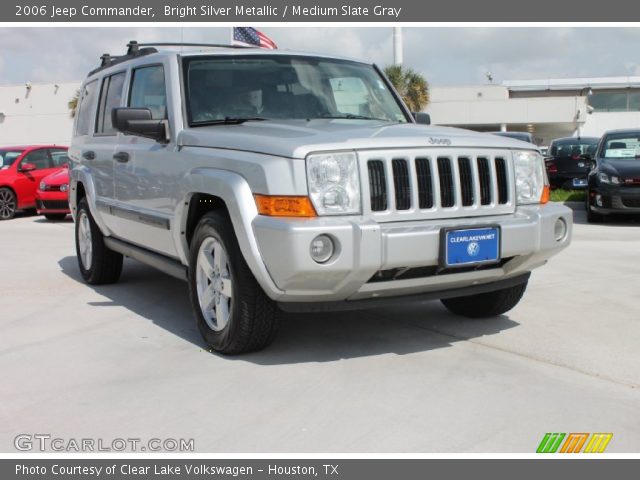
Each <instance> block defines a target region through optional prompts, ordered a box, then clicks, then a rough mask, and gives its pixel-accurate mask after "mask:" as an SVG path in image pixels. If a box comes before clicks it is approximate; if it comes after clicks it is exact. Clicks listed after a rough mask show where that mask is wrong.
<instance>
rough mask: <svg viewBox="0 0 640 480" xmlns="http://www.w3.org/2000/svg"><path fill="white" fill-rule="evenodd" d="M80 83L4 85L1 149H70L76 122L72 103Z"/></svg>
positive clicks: (0, 88)
mask: <svg viewBox="0 0 640 480" xmlns="http://www.w3.org/2000/svg"><path fill="white" fill-rule="evenodd" d="M78 88H80V82H77V83H76V82H74V83H60V84H54V83H49V84H37V83H34V84H32V85H31V88H30V89H27V88H26V86H25V84H18V85H0V146H2V145H24V144H44V143H47V144H56V145H68V144H69V142H70V141H71V132H72V127H73V119H72V118H71V117H70V115H69V108H68V105H67V104H68V102H69V100H70V99H71V98H72V97H73V96H74V94H75V92H76V90H77V89H78Z"/></svg>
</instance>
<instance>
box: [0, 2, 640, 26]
mask: <svg viewBox="0 0 640 480" xmlns="http://www.w3.org/2000/svg"><path fill="white" fill-rule="evenodd" d="M638 20H640V4H638V3H634V2H629V1H628V0H608V1H607V2H597V3H596V2H594V1H593V0H584V1H581V2H575V1H568V0H560V1H558V0H536V1H535V2H531V1H517V0H483V1H469V0H465V1H461V0H453V1H446V2H440V1H439V2H436V1H433V0H431V1H425V0H422V1H419V0H338V1H335V0H329V1H325V0H315V1H313V0H271V1H269V0H173V1H171V0H167V1H162V0H161V1H158V0H133V1H131V0H100V1H87V0H40V1H37V0H36V1H34V0H15V1H14V2H2V3H1V4H0V21H2V22H100V23H103V22H137V23H140V22H158V23H160V22H182V21H185V22H238V23H251V24H255V23H264V22H350V23H353V22H634V21H638Z"/></svg>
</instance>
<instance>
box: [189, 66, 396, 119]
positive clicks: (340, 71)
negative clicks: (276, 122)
mask: <svg viewBox="0 0 640 480" xmlns="http://www.w3.org/2000/svg"><path fill="white" fill-rule="evenodd" d="M184 69H185V79H186V81H185V84H186V90H187V92H186V94H187V99H188V112H189V123H190V125H192V126H197V125H206V124H207V123H216V121H218V122H220V121H223V120H225V119H241V118H248V119H256V118H261V119H313V118H351V119H354V118H360V119H368V118H370V119H376V120H383V121H388V122H407V118H406V116H405V114H404V112H403V110H402V109H401V107H400V105H399V104H398V102H397V101H396V99H395V97H394V96H393V95H392V93H391V91H390V90H389V88H388V87H387V85H386V83H385V82H384V80H383V79H382V78H381V76H380V75H379V74H378V72H377V71H376V70H375V69H374V68H373V67H372V66H370V65H365V64H361V63H355V62H348V61H341V60H334V59H324V58H314V57H296V56H283V55H250V56H249V55H245V56H234V57H227V56H219V57H212V56H208V57H192V58H185V60H184Z"/></svg>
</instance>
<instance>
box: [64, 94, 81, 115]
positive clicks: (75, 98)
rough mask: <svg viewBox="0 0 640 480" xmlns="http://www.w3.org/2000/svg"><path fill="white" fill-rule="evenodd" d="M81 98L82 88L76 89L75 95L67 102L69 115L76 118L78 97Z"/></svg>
mask: <svg viewBox="0 0 640 480" xmlns="http://www.w3.org/2000/svg"><path fill="white" fill-rule="evenodd" d="M79 98H80V90H79V89H78V90H76V93H74V94H73V97H71V99H70V100H69V101H68V102H67V107H69V116H70V117H71V118H74V117H75V116H76V110H78V99H79Z"/></svg>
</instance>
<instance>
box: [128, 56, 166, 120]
mask: <svg viewBox="0 0 640 480" xmlns="http://www.w3.org/2000/svg"><path fill="white" fill-rule="evenodd" d="M129 106H130V107H135V108H148V109H149V110H151V116H152V118H153V119H154V120H164V119H166V118H167V89H166V86H165V79H164V68H163V67H162V65H152V66H149V67H141V68H136V69H135V70H134V71H133V79H132V81H131V94H130V96H129Z"/></svg>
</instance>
